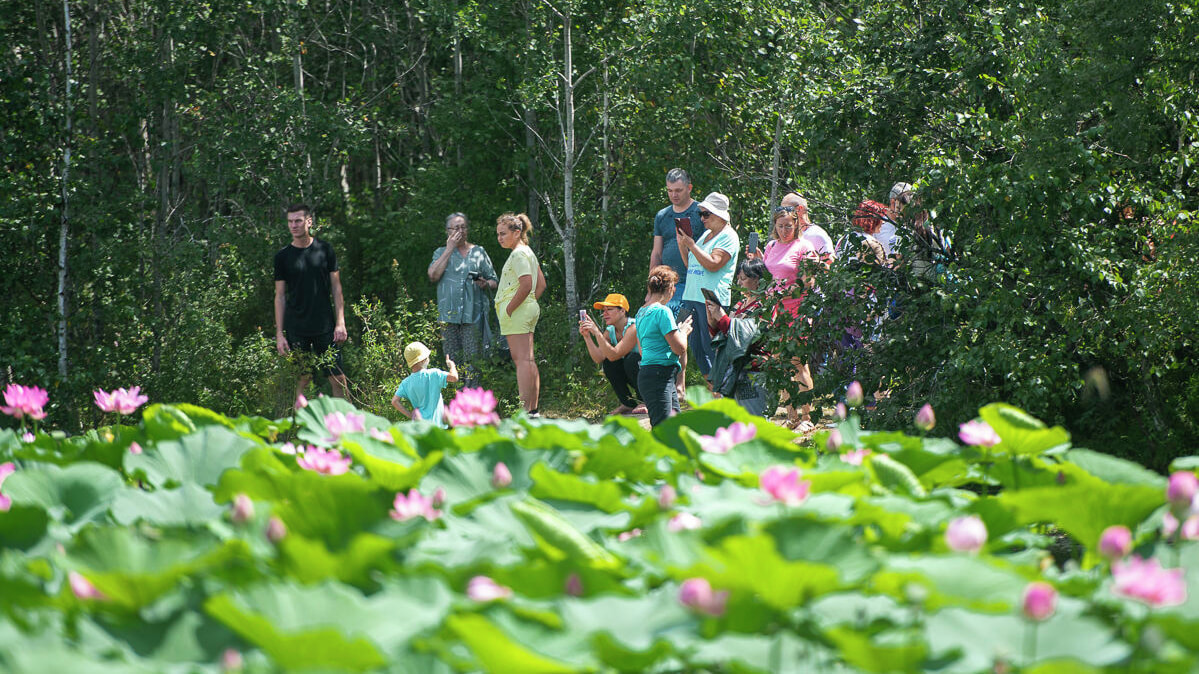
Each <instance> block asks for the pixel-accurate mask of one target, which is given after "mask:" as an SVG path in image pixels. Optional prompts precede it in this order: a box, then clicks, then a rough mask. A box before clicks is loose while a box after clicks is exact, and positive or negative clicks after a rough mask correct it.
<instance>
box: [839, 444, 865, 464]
mask: <svg viewBox="0 0 1199 674" xmlns="http://www.w3.org/2000/svg"><path fill="white" fill-rule="evenodd" d="M870 454H871V451H870V450H869V449H866V448H865V447H859V448H857V449H854V450H851V451H848V452H845V453H844V454H842V455H841V460H842V461H844V462H845V463H848V464H850V465H851V466H860V465H862V461H863V460H865V458H866V457H868V456H870Z"/></svg>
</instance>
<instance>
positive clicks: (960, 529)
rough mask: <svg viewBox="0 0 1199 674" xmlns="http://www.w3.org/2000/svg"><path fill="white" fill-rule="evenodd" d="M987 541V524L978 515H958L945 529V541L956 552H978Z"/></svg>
mask: <svg viewBox="0 0 1199 674" xmlns="http://www.w3.org/2000/svg"><path fill="white" fill-rule="evenodd" d="M986 542H987V525H985V524H983V521H982V518H981V517H979V516H978V515H969V516H966V517H958V518H956V519H954V520H953V521H951V522H950V523H949V526H948V527H947V528H946V529H945V543H946V544H947V545H949V549H950V550H954V551H956V552H969V553H971V554H974V553H977V552H978V551H979V550H981V549H982V547H983V544H984V543H986Z"/></svg>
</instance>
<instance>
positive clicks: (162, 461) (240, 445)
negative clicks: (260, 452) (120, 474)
mask: <svg viewBox="0 0 1199 674" xmlns="http://www.w3.org/2000/svg"><path fill="white" fill-rule="evenodd" d="M254 447H255V443H254V442H253V441H252V440H248V439H246V438H245V437H242V436H241V435H238V434H237V433H235V432H233V431H231V430H229V429H227V428H225V427H224V426H219V425H217V426H205V427H203V428H201V429H200V430H198V431H196V432H195V433H191V434H189V435H187V436H185V437H183V438H180V439H179V440H173V441H164V442H159V443H158V444H157V445H156V446H155V447H154V448H153V449H147V450H146V451H145V452H143V453H141V454H128V455H126V457H125V471H126V472H127V473H128V474H130V475H136V474H144V475H145V479H146V481H147V482H149V483H150V484H152V485H154V486H156V487H163V486H173V485H181V484H196V485H201V486H205V487H209V486H214V485H216V484H217V483H218V482H219V481H220V478H221V474H222V473H224V472H225V471H226V470H228V469H230V468H236V467H237V465H238V461H239V460H240V459H241V456H242V454H245V453H246V452H247V451H248V450H250V449H252V448H254Z"/></svg>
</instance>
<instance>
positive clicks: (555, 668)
mask: <svg viewBox="0 0 1199 674" xmlns="http://www.w3.org/2000/svg"><path fill="white" fill-rule="evenodd" d="M446 626H447V627H449V629H450V630H451V631H453V633H454V634H455V635H456V636H457V637H458V638H459V639H461V640H462V643H464V644H466V646H467V647H468V648H470V649H471V651H472V652H473V653H474V655H475V657H476V658H477V659H478V661H479V664H480V665H481V666H482V669H483V671H486V672H495V673H497V674H498V673H500V672H527V673H528V674H569V673H570V672H575V671H577V668H576V667H574V666H572V665H570V664H568V663H565V662H561V661H558V660H554V659H551V658H549V657H546V656H544V655H541V654H539V653H537V652H536V651H535V650H533V648H532V647H530V646H527V645H524V644H521V643H518V642H517V641H514V640H513V639H512V638H511V637H509V636H508V635H507V634H505V633H504V631H503V630H501V629H500V628H499V627H497V626H496V625H495V624H494V623H492V622H491V621H489V620H488V619H487V618H485V617H484V616H481V615H478V614H470V613H467V614H460V615H454V616H451V617H450V618H449V619H448V620H446Z"/></svg>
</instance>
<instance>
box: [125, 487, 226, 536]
mask: <svg viewBox="0 0 1199 674" xmlns="http://www.w3.org/2000/svg"><path fill="white" fill-rule="evenodd" d="M224 512H225V508H223V507H221V506H219V505H217V504H216V503H215V502H214V501H213V500H212V494H211V493H209V492H208V490H206V489H204V488H203V487H201V486H200V485H197V484H194V483H191V482H189V483H186V484H184V485H183V486H182V487H179V488H178V489H160V490H159V491H154V492H145V491H139V490H134V489H124V490H122V491H121V492H120V493H119V494H117V498H116V500H115V501H113V504H112V518H113V520H115V521H116V523H117V524H133V523H134V522H137V521H139V520H144V521H146V522H149V523H150V524H153V525H155V526H160V527H202V526H204V525H206V524H207V523H209V522H211V521H212V520H215V519H219V518H220V517H221V515H222V514H223V513H224Z"/></svg>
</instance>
